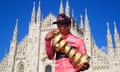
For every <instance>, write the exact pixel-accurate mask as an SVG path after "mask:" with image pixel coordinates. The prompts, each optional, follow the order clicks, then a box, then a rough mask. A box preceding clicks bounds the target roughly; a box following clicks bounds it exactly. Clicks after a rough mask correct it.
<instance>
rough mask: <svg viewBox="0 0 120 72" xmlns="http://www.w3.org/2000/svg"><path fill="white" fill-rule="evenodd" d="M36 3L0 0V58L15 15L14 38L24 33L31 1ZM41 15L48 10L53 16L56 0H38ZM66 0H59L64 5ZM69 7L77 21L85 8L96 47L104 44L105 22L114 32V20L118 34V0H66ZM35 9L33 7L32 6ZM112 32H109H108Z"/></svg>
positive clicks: (8, 43)
mask: <svg viewBox="0 0 120 72" xmlns="http://www.w3.org/2000/svg"><path fill="white" fill-rule="evenodd" d="M34 1H35V2H36V7H38V1H39V0H0V60H1V59H2V58H3V57H4V56H5V53H8V52H9V46H10V42H11V40H12V35H13V30H14V27H15V24H16V19H17V18H18V20H19V22H18V23H19V25H18V42H20V41H21V39H22V38H23V37H24V36H25V35H26V34H27V32H28V25H29V21H30V18H31V12H32V8H33V2H34ZM40 2H41V11H42V15H43V18H44V17H45V16H46V15H48V14H49V13H53V14H54V15H55V16H57V14H58V11H59V4H60V0H40ZM65 2H66V0H63V5H64V7H65ZM69 5H70V10H72V9H73V10H74V16H75V18H76V19H77V20H78V23H79V22H80V14H82V15H84V10H85V8H87V10H88V18H89V22H90V27H91V32H92V36H93V38H94V40H95V42H96V44H97V45H98V47H100V48H103V49H104V48H106V46H107V43H106V42H107V41H106V33H107V30H106V27H107V26H106V22H109V23H110V30H111V33H112V34H113V33H114V27H113V26H114V24H113V22H114V21H116V24H117V29H118V31H119V34H120V0H69ZM36 10H37V8H36ZM112 36H113V35H112Z"/></svg>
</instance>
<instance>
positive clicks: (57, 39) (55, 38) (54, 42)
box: [52, 34, 62, 48]
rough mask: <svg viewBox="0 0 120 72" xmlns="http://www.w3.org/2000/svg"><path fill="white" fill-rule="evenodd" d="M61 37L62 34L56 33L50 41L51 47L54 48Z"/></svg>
mask: <svg viewBox="0 0 120 72" xmlns="http://www.w3.org/2000/svg"><path fill="white" fill-rule="evenodd" d="M61 39H62V35H61V34H58V35H56V36H55V37H54V40H53V42H52V47H53V48H55V46H56V44H57V43H58V42H59V41H60V40H61Z"/></svg>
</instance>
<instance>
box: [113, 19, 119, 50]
mask: <svg viewBox="0 0 120 72" xmlns="http://www.w3.org/2000/svg"><path fill="white" fill-rule="evenodd" d="M114 40H115V47H116V48H119V34H118V32H117V27H116V22H115V21H114ZM117 51H118V50H117Z"/></svg>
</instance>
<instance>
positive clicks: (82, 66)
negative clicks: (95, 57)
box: [79, 63, 90, 71]
mask: <svg viewBox="0 0 120 72" xmlns="http://www.w3.org/2000/svg"><path fill="white" fill-rule="evenodd" d="M89 67H90V65H89V63H83V64H82V65H81V66H80V70H79V71H85V70H87V69H88V68H89Z"/></svg>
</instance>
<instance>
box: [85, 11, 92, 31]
mask: <svg viewBox="0 0 120 72" xmlns="http://www.w3.org/2000/svg"><path fill="white" fill-rule="evenodd" d="M84 23H85V32H91V31H90V26H89V19H88V15H87V9H85V22H84Z"/></svg>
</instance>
